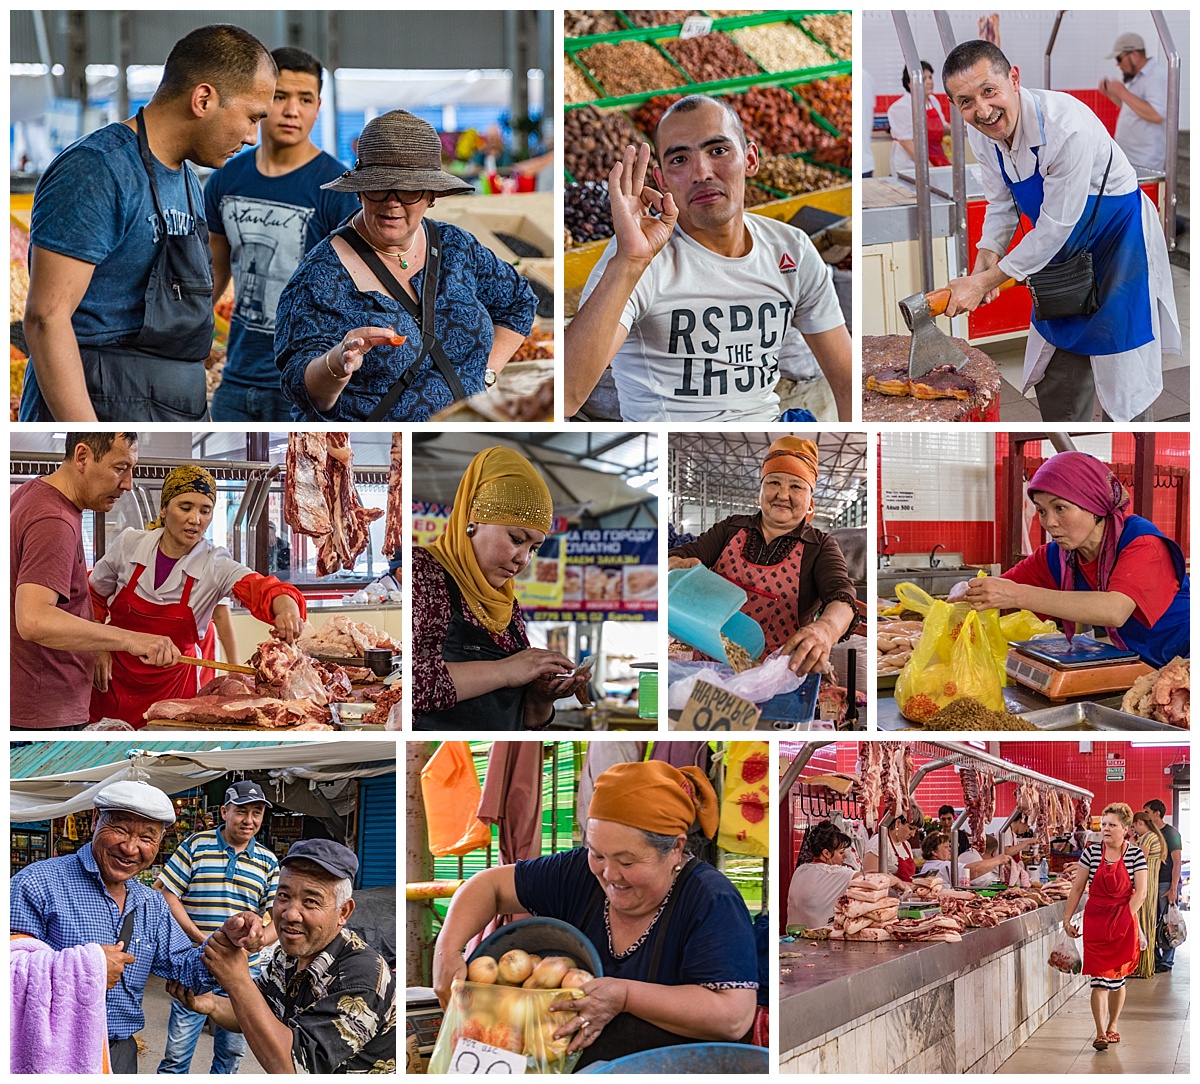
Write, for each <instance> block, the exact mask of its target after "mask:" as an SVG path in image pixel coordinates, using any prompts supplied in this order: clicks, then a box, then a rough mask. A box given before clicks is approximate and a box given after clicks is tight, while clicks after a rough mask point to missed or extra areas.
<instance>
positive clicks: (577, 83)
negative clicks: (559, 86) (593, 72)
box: [563, 55, 596, 104]
mask: <svg viewBox="0 0 1200 1084" xmlns="http://www.w3.org/2000/svg"><path fill="white" fill-rule="evenodd" d="M595 100H596V91H595V89H594V88H593V87H592V84H591V83H589V82H588V81H587V76H586V75H584V74H583V72H581V71H580V70H579V69H578V68H577V67H576V66H575V64H574V63H572V61H571V58H570V57H569V56H565V55H564V56H563V101H565V102H567V103H568V104H570V103H572V102H594V101H595Z"/></svg>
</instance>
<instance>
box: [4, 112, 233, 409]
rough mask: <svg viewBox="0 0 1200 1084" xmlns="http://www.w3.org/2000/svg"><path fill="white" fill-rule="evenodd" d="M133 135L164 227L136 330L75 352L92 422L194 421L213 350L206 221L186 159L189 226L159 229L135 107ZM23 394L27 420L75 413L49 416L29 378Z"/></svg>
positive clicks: (204, 397) (204, 405)
mask: <svg viewBox="0 0 1200 1084" xmlns="http://www.w3.org/2000/svg"><path fill="white" fill-rule="evenodd" d="M137 137H138V152H139V154H140V156H141V159H142V167H143V168H144V169H145V171H146V177H147V179H148V180H149V182H150V195H151V197H152V198H153V200H154V210H155V211H156V212H157V214H158V220H159V222H160V223H161V224H162V229H163V232H164V236H163V239H162V247H161V248H160V249H159V252H158V255H157V256H156V257H155V258H154V264H153V266H152V267H151V268H150V280H149V282H148V283H147V285H146V294H145V307H146V311H145V314H144V316H143V318H142V329H141V330H140V331H139V332H137V333H136V334H134V335H127V336H126V337H125V338H124V339H121V340H119V341H118V342H115V343H111V344H108V343H106V344H104V345H101V346H85V345H83V344H80V346H79V356H80V359H81V360H82V362H83V374H84V377H85V379H86V380H87V390H88V395H89V397H90V398H91V400H92V407H93V409H94V410H95V411H96V418H97V419H98V420H99V421H102V422H129V421H151V422H177V421H199V420H201V419H203V418H205V417H207V415H208V393H207V388H206V382H205V378H204V359H205V358H207V357H208V355H209V352H210V351H211V350H212V338H213V296H212V291H213V274H212V255H211V254H210V252H209V248H208V225H207V223H206V222H205V221H204V216H203V215H202V214H199V213H197V210H196V206H195V204H194V203H193V201H192V188H191V184H190V183H189V179H190V176H191V171H190V170H189V168H188V165H187V163H186V162H185V163H184V164H183V173H184V177H183V184H184V190H185V191H186V192H187V200H188V211H189V213H190V214H191V216H192V221H193V222H194V223H195V229H194V230H193V231H192V232H191V233H189V234H185V235H183V236H179V235H176V234H172V233H167V232H166V229H167V218H166V215H165V214H163V208H162V201H161V200H160V199H159V196H158V178H157V177H156V175H155V170H154V158H153V157H152V156H151V154H150V144H149V142H148V141H147V139H146V124H145V120H144V118H143V116H142V110H141V109H139V110H138V112H137ZM30 373H31V375H32V366H31V367H30ZM31 393H32V394H31ZM35 396H36V398H35ZM23 398H24V399H25V400H28V402H23V403H22V411H21V413H22V417H23V419H24V420H26V421H56V420H61V421H73V420H77V419H71V418H63V419H55V418H54V417H53V415H52V414H51V413H50V410H49V408H48V407H47V406H46V403H45V400H44V399H43V398H42V396H41V394H40V393H39V391H38V389H37V387H36V384H33V385H32V386H31V381H29V380H26V387H25V395H24V397H23Z"/></svg>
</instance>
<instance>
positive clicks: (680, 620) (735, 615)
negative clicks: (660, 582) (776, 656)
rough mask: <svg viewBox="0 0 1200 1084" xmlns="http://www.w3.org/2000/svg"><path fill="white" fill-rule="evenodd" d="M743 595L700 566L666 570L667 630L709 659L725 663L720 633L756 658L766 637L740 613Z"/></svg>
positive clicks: (759, 628) (741, 591)
mask: <svg viewBox="0 0 1200 1084" xmlns="http://www.w3.org/2000/svg"><path fill="white" fill-rule="evenodd" d="M747 598H748V596H747V594H746V592H745V591H743V590H742V589H741V588H740V587H738V586H737V584H733V583H730V582H729V581H728V580H727V579H725V577H724V576H719V575H717V573H715V572H713V571H711V570H710V569H707V568H705V567H704V566H703V565H696V566H695V567H694V568H677V569H674V570H673V571H671V572H668V573H667V631H668V632H669V633H670V634H671V635H672V636H674V637H675V639H676V640H682V641H683V642H684V643H685V644H687V645H688V646H689V647H694V648H695V649H696V650H697V651H701V652H703V653H704V654H705V655H707V656H708V657H709V658H710V659H717V660H719V661H724V662H726V663H727V662H729V658H728V656H727V655H726V654H725V645H724V644H723V643H722V642H721V637H722V636H725V637H727V638H728V639H730V640H732V641H733V642H734V643H735V644H737V645H738V646H739V647H743V648H745V649H746V651H747V652H748V653H749V655H750V657H751V658H752V659H759V658H761V657H762V653H763V650H764V649H765V648H766V646H767V639H766V637H765V636H764V635H763V630H762V626H760V625H759V623H758V622H757V621H755V620H754V618H752V617H747V616H746V615H745V614H744V613H742V612H741V609H742V607H743V606H745V605H746V599H747Z"/></svg>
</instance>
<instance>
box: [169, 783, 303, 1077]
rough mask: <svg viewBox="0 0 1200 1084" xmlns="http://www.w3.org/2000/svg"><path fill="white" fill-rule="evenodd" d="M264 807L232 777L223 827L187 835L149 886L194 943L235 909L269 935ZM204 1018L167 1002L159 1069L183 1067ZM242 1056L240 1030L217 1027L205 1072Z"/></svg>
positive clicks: (273, 876)
mask: <svg viewBox="0 0 1200 1084" xmlns="http://www.w3.org/2000/svg"><path fill="white" fill-rule="evenodd" d="M270 807H271V803H270V802H268V801H267V796H266V795H265V794H264V793H263V790H262V787H260V786H259V785H258V784H257V783H255V782H254V781H253V780H252V779H243V780H242V781H241V782H239V783H234V784H233V785H232V786H230V787H229V788H228V789H227V790H226V791H225V801H224V803H222V805H221V820H222V822H223V823H222V826H221V827H220V828H215V829H213V830H212V831H211V832H197V833H196V834H195V835H192V836H189V837H188V838H187V839H186V840H184V841H183V843H181V844H180V845H179V846H178V847H177V848H176V849H175V853H174V854H173V855H171V857H170V859H169V860H168V861H167V863H166V865H164V866H163V868H162V873H160V874H159V879H158V881H157V882H156V883H155V885H154V887H155V888H156V889H158V891H159V892H161V893H162V895H163V899H165V900H166V901H167V906H168V907H169V908H170V909H171V914H172V915H174V916H175V921H176V922H178V923H179V925H180V926H181V927H182V928H183V932H184V933H186V934H187V935H188V936H189V937H190V938H191V939H192V940H193V941H194V942H195V943H196V944H197V945H202V944H203V943H204V940H205V938H206V937H207V936H208V935H209V934H211V933H213V932H215V931H216V930H218V929H220V927H221V924H222V923H223V922H224V921H225V920H226V919H227V918H229V917H230V916H232V915H236V914H239V913H241V912H242V911H252V912H253V913H254V914H256V915H260V916H261V915H263V914H264V913H266V914H267V915H268V918H267V922H266V923H264V925H265V927H266V934H265V936H264V940H263V943H264V944H270V943H271V942H273V941H274V940H275V926H274V924H273V923H271V924H269V925H267V923H270V918H269V912H270V908H271V903H272V902H273V901H274V899H275V889H276V888H277V886H278V884H279V860H278V859H277V858H276V857H275V855H274V854H272V853H271V851H269V850H268V849H267V848H266V847H265V846H263V845H262V844H261V843H259V842H257V841H256V840H255V838H254V837H255V835H257V833H258V830H259V829H260V828H261V827H262V824H263V817H264V816H265V815H266V811H267V810H268V809H269V808H270ZM249 962H250V970H251V974H253V975H257V974H258V955H257V954H253V955H251V957H250V961H249ZM206 1022H207V1021H206V1018H205V1017H204V1016H202V1015H200V1014H199V1013H194V1012H191V1011H190V1010H189V1009H187V1008H186V1007H185V1006H184V1005H183V1003H182V1002H181V1001H178V1000H175V1001H172V1002H171V1020H170V1023H169V1024H168V1025H167V1047H166V1050H165V1051H164V1053H163V1059H162V1061H161V1062H159V1065H158V1071H159V1072H160V1073H186V1072H188V1071H189V1070H190V1067H191V1064H192V1055H193V1054H194V1053H195V1052H196V1043H197V1041H198V1040H199V1038H200V1032H201V1031H203V1030H204V1025H205V1023H206ZM245 1054H246V1039H245V1036H243V1035H242V1034H241V1032H238V1031H226V1030H225V1029H224V1028H222V1027H217V1028H216V1030H215V1032H214V1034H213V1060H212V1066H211V1067H210V1068H209V1070H208V1071H209V1073H210V1074H221V1075H224V1074H232V1073H236V1072H237V1071H238V1066H239V1065H240V1064H241V1060H242V1058H243V1057H244V1056H245Z"/></svg>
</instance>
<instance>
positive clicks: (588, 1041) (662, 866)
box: [433, 761, 758, 1069]
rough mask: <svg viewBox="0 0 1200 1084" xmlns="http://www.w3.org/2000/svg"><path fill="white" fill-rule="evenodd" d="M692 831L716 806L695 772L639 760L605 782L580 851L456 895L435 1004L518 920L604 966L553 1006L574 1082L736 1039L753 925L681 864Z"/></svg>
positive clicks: (700, 866)
mask: <svg viewBox="0 0 1200 1084" xmlns="http://www.w3.org/2000/svg"><path fill="white" fill-rule="evenodd" d="M697 823H698V825H699V829H700V831H701V832H703V834H704V835H705V836H707V837H711V836H713V835H715V833H716V830H717V824H718V809H717V795H716V792H715V791H714V790H713V787H712V784H711V783H709V781H708V778H707V776H705V774H704V773H703V772H702V771H701V770H700V769H699V768H695V767H687V768H684V769H682V770H680V769H677V768H673V767H671V765H669V764H665V763H663V762H661V761H648V762H645V763H638V764H617V765H614V766H613V767H612V768H609V769H608V771H606V772H603V773H601V774H600V776H599V777H598V778H597V779H596V787H595V790H594V792H593V794H592V801H591V805H590V806H589V807H588V820H587V834H586V845H585V846H583V847H578V848H576V849H575V850H572V851H560V852H559V853H558V854H552V855H548V856H546V857H543V858H532V859H529V860H527V861H524V862H518V863H516V865H513V866H496V867H493V868H492V869H487V870H484V871H483V872H481V873H477V874H475V876H474V877H472V878H471V879H470V880H469V881H467V882H466V884H464V885H463V887H462V888H461V889H459V891H458V892H457V893H455V896H454V900H453V902H452V903H451V905H450V910H449V911H448V912H447V914H446V921H445V923H444V924H443V925H442V931H441V933H440V934H439V935H438V939H437V949H436V952H435V954H434V962H433V985H434V989H435V990H436V991H437V994H438V998H439V999H440V1000H441V1002H442V1004H443V1005H445V1004H446V1003H447V1001H448V999H449V997H450V986H451V983H452V982H453V981H454V980H455V979H464V978H466V971H467V965H466V962H465V960H464V958H463V950H464V948H465V947H466V945H467V942H468V941H470V940H471V938H472V937H474V936H475V934H477V933H479V932H480V931H481V930H483V929H484V928H485V927H486V926H487V924H488V922H490V921H491V919H492V918H494V917H495V916H496V915H501V914H520V913H521V912H528V913H530V914H536V915H539V916H542V917H549V918H558V919H561V920H562V921H564V922H569V923H570V924H571V925H572V926H574V927H576V928H577V929H578V930H580V931H581V932H582V933H583V934H584V935H585V936H586V937H587V938H588V939H589V940H590V941H591V942H592V944H593V945H594V946H595V948H596V951H597V953H598V955H599V957H600V963H601V967H602V970H603V977H600V978H595V979H592V980H591V981H590V982H588V983H586V984H585V985H584V986H583V987H582V989H583V992H584V995H585V996H584V997H583V998H582V999H581V1000H576V1001H561V1002H556V1003H555V1005H552V1006H551V1009H552V1010H555V1009H556V1007H560V1008H561V1010H562V1011H564V1012H565V1013H566V1016H567V1019H565V1020H564V1022H563V1024H562V1026H561V1027H559V1028H558V1029H557V1031H556V1033H555V1034H556V1037H557V1038H566V1039H569V1040H570V1047H569V1049H570V1050H572V1051H574V1050H582V1051H583V1055H582V1057H581V1058H580V1061H579V1065H578V1066H577V1069H578V1068H582V1067H583V1066H584V1065H587V1064H589V1063H590V1062H592V1061H597V1060H602V1061H611V1060H613V1059H614V1058H619V1057H623V1056H624V1055H626V1054H633V1053H637V1052H638V1051H641V1050H651V1049H654V1048H657V1047H662V1046H672V1045H677V1044H681V1043H689V1042H691V1043H695V1042H736V1041H738V1040H742V1039H745V1038H746V1037H747V1033H748V1032H749V1031H750V1027H751V1024H752V1022H753V1019H754V1010H755V997H756V995H755V991H756V990H757V989H758V963H757V958H756V955H755V945H754V932H753V928H752V926H751V921H750V913H749V911H748V910H747V909H746V904H745V902H744V901H743V900H742V897H741V896H740V895H739V893H738V891H737V889H736V888H734V886H733V885H732V884H731V883H730V881H729V879H728V878H727V877H726V876H725V875H724V874H723V873H721V872H720V871H718V870H717V869H715V868H714V867H713V866H710V865H709V864H708V863H707V862H702V861H700V860H699V859H697V858H694V857H693V856H692V855H690V854H688V851H687V840H688V832H689V830H690V829H691V828H692V827H693V825H695V824H697ZM567 1010H569V1012H567ZM574 1013H577V1014H578V1015H573V1014H574Z"/></svg>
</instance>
